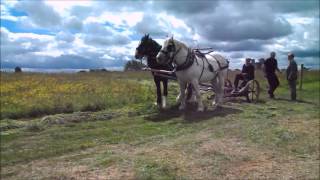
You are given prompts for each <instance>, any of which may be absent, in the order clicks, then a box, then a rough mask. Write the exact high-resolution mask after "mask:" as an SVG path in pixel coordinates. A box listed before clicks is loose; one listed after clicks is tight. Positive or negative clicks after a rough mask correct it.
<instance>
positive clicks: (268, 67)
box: [264, 52, 281, 98]
mask: <svg viewBox="0 0 320 180" xmlns="http://www.w3.org/2000/svg"><path fill="white" fill-rule="evenodd" d="M275 57H276V53H275V52H271V53H270V57H269V58H268V59H267V60H266V61H265V62H264V72H265V76H266V78H267V80H268V84H269V90H268V94H269V97H270V98H274V94H273V93H274V91H275V90H276V88H277V87H278V86H279V84H280V83H279V79H278V77H277V75H276V73H275V72H276V71H278V72H279V73H281V72H280V70H279V68H278V61H277V59H276V58H275Z"/></svg>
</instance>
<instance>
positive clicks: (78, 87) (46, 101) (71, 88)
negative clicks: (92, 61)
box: [0, 72, 154, 119]
mask: <svg viewBox="0 0 320 180" xmlns="http://www.w3.org/2000/svg"><path fill="white" fill-rule="evenodd" d="M128 75H129V76H128ZM149 77H150V74H148V73H143V72H141V73H131V75H130V73H129V74H126V78H123V75H122V74H121V73H120V72H119V73H117V72H114V73H79V74H32V73H21V74H9V73H1V89H0V90H1V107H2V108H1V118H2V119H3V118H21V117H36V116H41V115H45V114H56V113H70V112H73V111H97V110H102V109H105V108H114V107H121V106H125V105H129V104H137V103H143V102H146V101H150V100H151V99H153V98H154V93H152V92H153V88H152V86H151V85H152V84H149V83H148V84H143V85H142V84H140V82H141V83H142V82H143V81H142V78H144V79H146V78H149Z"/></svg>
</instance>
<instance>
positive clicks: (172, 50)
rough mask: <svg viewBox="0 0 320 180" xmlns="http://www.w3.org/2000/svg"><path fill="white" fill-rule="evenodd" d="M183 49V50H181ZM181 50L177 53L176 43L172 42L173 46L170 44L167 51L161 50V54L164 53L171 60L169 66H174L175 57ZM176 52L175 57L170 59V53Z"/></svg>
mask: <svg viewBox="0 0 320 180" xmlns="http://www.w3.org/2000/svg"><path fill="white" fill-rule="evenodd" d="M180 49H181V48H180ZM180 49H178V51H176V46H175V44H174V42H173V41H172V44H170V45H169V46H167V50H163V49H161V50H160V52H161V53H163V54H164V55H165V56H166V58H167V59H170V61H169V62H168V64H172V63H173V59H174V57H175V56H176V55H177V54H178V52H179V51H180ZM172 52H174V54H173V56H172V57H171V58H170V57H169V53H172Z"/></svg>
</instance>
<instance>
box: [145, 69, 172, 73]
mask: <svg viewBox="0 0 320 180" xmlns="http://www.w3.org/2000/svg"><path fill="white" fill-rule="evenodd" d="M144 70H146V71H151V72H157V73H166V74H173V73H174V72H173V71H167V70H160V69H151V68H144Z"/></svg>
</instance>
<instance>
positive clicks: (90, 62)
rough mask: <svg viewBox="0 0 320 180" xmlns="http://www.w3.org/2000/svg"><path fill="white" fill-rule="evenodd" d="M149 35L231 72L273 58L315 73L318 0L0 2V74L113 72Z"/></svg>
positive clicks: (281, 62) (9, 0)
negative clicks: (201, 53)
mask: <svg viewBox="0 0 320 180" xmlns="http://www.w3.org/2000/svg"><path fill="white" fill-rule="evenodd" d="M145 33H149V34H150V36H151V37H153V38H154V39H156V41H158V42H159V43H162V42H163V40H164V39H165V38H167V37H168V36H171V35H173V36H174V38H176V39H178V40H181V41H183V42H185V43H186V44H188V45H189V46H190V47H200V48H201V47H213V48H214V49H215V51H217V52H219V53H221V54H223V55H224V56H226V57H227V58H228V59H229V60H230V61H231V67H233V68H239V67H240V66H241V64H242V63H243V60H244V58H246V57H251V58H255V59H259V58H267V57H268V56H269V53H270V52H271V51H275V52H276V53H277V58H278V62H279V65H280V67H282V68H283V67H285V66H286V65H287V59H286V55H287V53H288V52H290V51H292V52H294V53H295V54H296V60H297V61H298V64H300V63H304V64H305V66H307V67H312V68H317V69H319V1H318V0H315V1H314V0H261V1H253V0H233V1H232V0H220V1H204V0H200V1H192V0H177V1H166V0H157V1H139V0H136V1H115V0H113V1H84V0H81V1H80V0H78V1H76V0H72V1H62V0H59V1H53V0H48V1H38V0H37V1H36V0H28V1H13V0H7V1H5V0H4V1H3V0H1V68H12V67H15V66H21V67H26V68H75V69H81V68H102V67H105V68H107V69H118V70H121V69H122V67H123V65H124V64H125V63H126V62H127V61H128V60H131V59H133V56H134V51H135V48H136V46H137V45H138V43H139V41H140V38H141V37H142V36H143V35H144V34H145Z"/></svg>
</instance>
